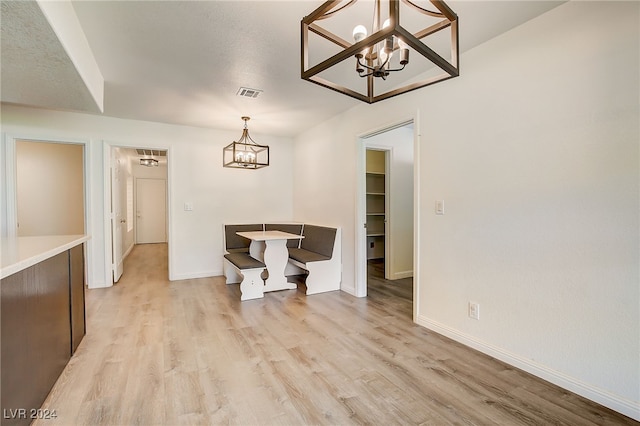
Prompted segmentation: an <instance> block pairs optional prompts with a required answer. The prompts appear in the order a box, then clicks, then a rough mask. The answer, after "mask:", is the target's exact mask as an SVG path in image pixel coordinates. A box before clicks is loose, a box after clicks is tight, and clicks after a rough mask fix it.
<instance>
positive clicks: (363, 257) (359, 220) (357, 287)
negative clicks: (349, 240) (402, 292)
mask: <svg viewBox="0 0 640 426" xmlns="http://www.w3.org/2000/svg"><path fill="white" fill-rule="evenodd" d="M419 115H420V111H419V110H416V112H415V115H413V116H412V117H409V118H406V119H404V120H398V121H396V122H393V123H389V124H386V125H384V126H380V127H377V128H375V129H372V130H369V131H366V132H362V133H360V134H358V135H357V142H356V143H357V147H356V194H355V196H356V209H355V210H356V211H355V228H356V229H355V265H354V272H355V277H354V278H355V284H354V292H355V294H354V295H355V296H356V297H366V296H367V250H366V241H367V235H366V230H365V228H364V224H365V222H366V200H365V197H366V196H365V194H366V188H365V186H366V180H365V171H366V150H367V148H368V147H374V146H376V145H374V144H367V142H366V138H369V137H372V136H376V135H378V134H380V133H384V132H386V131H389V130H393V129H396V128H398V127H403V126H406V125H408V124H411V123H413V151H414V159H413V180H414V188H413V225H414V228H413V234H414V239H413V270H414V271H413V320H414V322H415V321H416V315H417V313H418V312H419V311H418V301H419V292H418V287H419V286H418V283H419V282H420V279H419V269H418V265H419V262H418V260H419V259H420V238H419V235H420V234H419V233H418V232H419V230H420V227H419V226H418V225H419V220H418V218H419V214H420V192H419V189H420V185H419V184H418V183H419V170H420V158H419V157H418V154H419V147H418V145H419V141H420V138H419V125H418V117H419ZM377 147H380V145H377ZM390 148H391V147H385V148H384V149H383V150H385V151H388V150H390ZM390 160H391V159H390V158H387V165H386V166H387V167H388V166H389V162H390ZM387 181H388V179H387ZM387 183H388V182H386V183H385V185H386V184H387ZM387 199H388V197H387ZM385 202H387V200H385ZM387 234H388V233H385V235H387ZM385 239H387V237H385ZM387 249H388V243H387V241H385V250H387ZM387 258H388V256H385V263H386V261H387ZM386 269H388V268H386ZM341 290H343V291H346V292H348V293H350V294H353V293H351V291H349V289H347V288H341Z"/></svg>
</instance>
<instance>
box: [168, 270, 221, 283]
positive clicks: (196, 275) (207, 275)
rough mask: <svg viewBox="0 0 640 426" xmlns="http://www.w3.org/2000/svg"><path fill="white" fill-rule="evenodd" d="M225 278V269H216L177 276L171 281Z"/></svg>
mask: <svg viewBox="0 0 640 426" xmlns="http://www.w3.org/2000/svg"><path fill="white" fill-rule="evenodd" d="M220 276H224V269H214V270H211V271H202V272H189V273H184V274H175V275H174V276H173V277H171V278H170V281H179V280H192V279H195V278H211V277H220Z"/></svg>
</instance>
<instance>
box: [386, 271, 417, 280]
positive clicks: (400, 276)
mask: <svg viewBox="0 0 640 426" xmlns="http://www.w3.org/2000/svg"><path fill="white" fill-rule="evenodd" d="M411 277H413V269H411V270H409V271H400V272H395V273H393V274H392V276H391V279H392V280H401V279H403V278H411Z"/></svg>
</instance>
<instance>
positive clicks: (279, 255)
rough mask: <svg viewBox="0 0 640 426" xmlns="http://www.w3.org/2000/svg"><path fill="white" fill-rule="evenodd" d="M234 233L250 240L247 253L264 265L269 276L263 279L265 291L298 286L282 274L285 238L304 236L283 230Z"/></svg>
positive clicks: (286, 255)
mask: <svg viewBox="0 0 640 426" xmlns="http://www.w3.org/2000/svg"><path fill="white" fill-rule="evenodd" d="M236 234H237V235H239V236H241V237H245V238H248V239H250V240H251V245H250V246H249V254H250V255H251V257H253V258H255V259H258V260H259V261H261V262H264V264H265V265H266V267H267V271H268V273H269V277H268V278H267V279H266V280H265V287H264V291H265V292H267V291H277V290H293V289H296V288H297V287H298V286H297V285H296V284H295V283H289V282H287V277H286V276H285V274H284V271H285V268H286V266H287V262H288V260H289V252H288V250H287V240H291V239H298V240H299V239H302V238H304V236H302V235H298V234H291V233H289V232H284V231H239V232H236Z"/></svg>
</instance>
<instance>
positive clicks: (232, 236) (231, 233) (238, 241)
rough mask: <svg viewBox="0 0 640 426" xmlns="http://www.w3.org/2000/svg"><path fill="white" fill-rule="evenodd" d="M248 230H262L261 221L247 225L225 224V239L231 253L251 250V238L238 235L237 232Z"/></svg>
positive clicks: (227, 248)
mask: <svg viewBox="0 0 640 426" xmlns="http://www.w3.org/2000/svg"><path fill="white" fill-rule="evenodd" d="M246 231H262V224H261V223H254V224H247V225H225V226H224V241H225V243H224V244H225V249H226V250H227V252H229V253H238V252H244V253H248V252H249V245H250V244H251V240H250V239H248V238H245V237H241V236H240V235H236V232H246Z"/></svg>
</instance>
